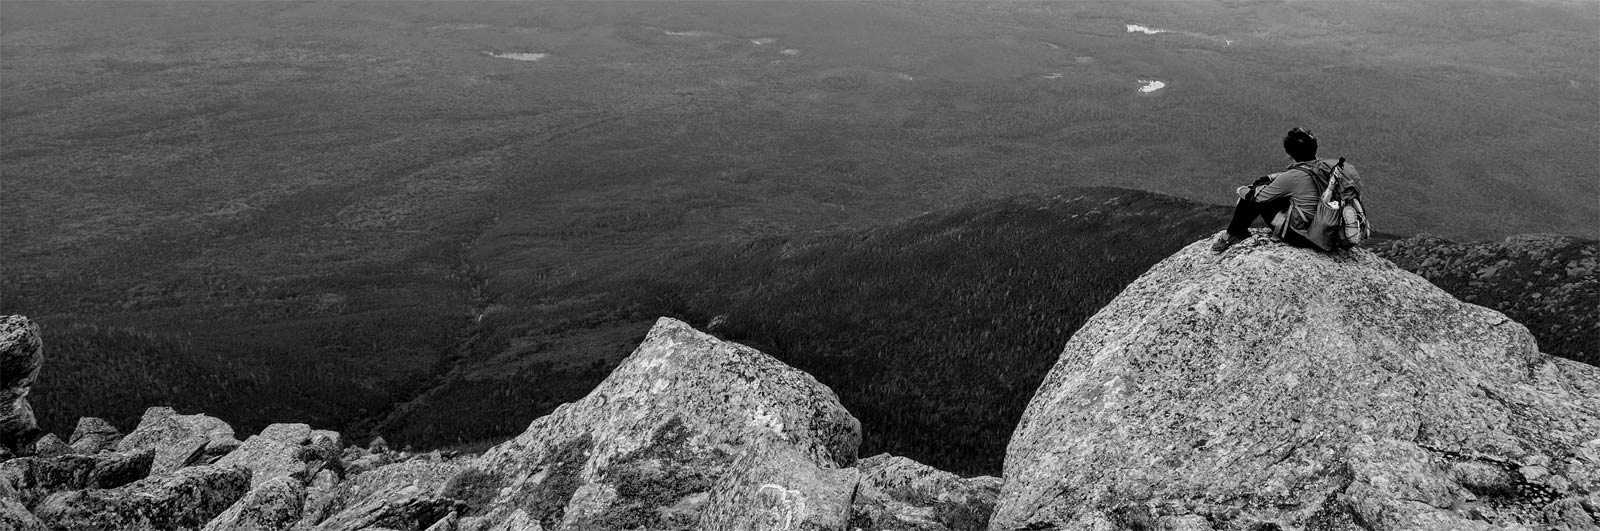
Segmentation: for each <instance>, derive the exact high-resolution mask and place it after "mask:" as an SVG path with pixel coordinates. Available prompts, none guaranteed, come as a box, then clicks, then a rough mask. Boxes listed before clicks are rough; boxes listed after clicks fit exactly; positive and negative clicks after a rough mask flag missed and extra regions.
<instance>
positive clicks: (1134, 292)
mask: <svg viewBox="0 0 1600 531" xmlns="http://www.w3.org/2000/svg"><path fill="white" fill-rule="evenodd" d="M1209 245H1210V242H1209V241H1200V242H1196V243H1194V244H1192V245H1190V246H1188V247H1186V248H1184V249H1183V250H1182V251H1180V252H1178V253H1177V254H1175V255H1173V256H1172V257H1171V258H1168V259H1167V260H1165V261H1163V262H1161V263H1159V264H1157V265H1156V266H1155V267H1153V268H1151V270H1150V271H1148V272H1147V273H1145V274H1144V275H1143V276H1142V277H1140V278H1139V279H1138V280H1137V281H1135V282H1134V283H1133V284H1131V285H1129V286H1128V287H1127V289H1125V290H1124V291H1123V292H1122V294H1121V295H1119V296H1118V297H1117V298H1116V299H1115V300H1114V301H1112V302H1111V303H1110V304H1109V305H1107V306H1106V307H1105V308H1104V309H1102V310H1101V311H1100V312H1099V313H1098V314H1096V315H1095V317H1093V318H1092V319H1090V320H1089V322H1088V323H1086V324H1085V325H1084V327H1083V328H1082V329H1080V330H1079V331H1078V333H1077V334H1076V335H1074V336H1073V338H1072V339H1071V341H1069V342H1068V344H1067V346H1066V349H1065V351H1064V352H1063V353H1062V355H1061V357H1060V359H1059V361H1058V362H1057V364H1056V365H1055V367H1054V368H1053V369H1052V370H1051V372H1050V374H1049V376H1047V377H1046V379H1045V381H1044V383H1043V384H1042V385H1041V387H1040V389H1039V391H1038V392H1037V393H1036V394H1035V396H1034V398H1033V400H1032V402H1030V404H1029V406H1028V408H1027V411H1026V413H1025V414H1024V415H1023V418H1022V420H1021V422H1020V423H1019V425H1018V426H1017V430H1016V432H1015V434H1014V436H1013V437H1012V440H1011V443H1010V446H1009V447H1008V449H1007V452H1006V460H1005V472H1004V477H1005V480H1006V482H1005V486H1004V487H1003V489H1002V492H1001V499H1000V502H999V504H998V506H997V507H996V510H995V513H994V515H993V518H992V519H991V521H990V529H991V530H1003V529H1004V530H1010V529H1174V530H1177V529H1183V530H1210V529H1252V530H1275V529H1307V530H1391V529H1393V530H1399V529H1408V530H1422V529H1438V530H1447V529H1449V530H1474V529H1484V530H1487V529H1595V528H1596V527H1595V521H1596V520H1597V519H1600V512H1597V509H1600V369H1596V368H1595V367H1592V366H1588V365H1584V364H1580V363H1576V362H1572V361H1568V360H1563V359H1559V358H1555V357H1552V356H1547V355H1544V354H1541V353H1540V352H1539V351H1538V349H1537V347H1536V345H1535V343H1534V339H1533V337H1532V336H1531V335H1530V334H1529V333H1528V331H1527V329H1525V328H1523V326H1522V325H1519V324H1517V323H1515V322H1513V321H1511V320H1510V319H1508V318H1506V317H1505V316H1504V315H1502V314H1500V313H1498V312H1495V311H1492V310H1488V309H1486V308H1482V307H1479V306H1475V305H1472V304H1468V303H1464V302H1461V301H1459V300H1456V299H1455V298H1454V297H1451V296H1450V295H1449V294H1447V293H1445V292H1444V291H1442V290H1440V289H1439V288H1437V287H1435V286H1433V285H1431V284H1429V283H1428V282H1427V281H1426V280H1424V279H1422V278H1420V277H1418V276H1416V275H1413V274H1411V273H1408V272H1406V271H1404V270H1401V269H1400V268H1398V267H1396V266H1395V265H1394V264H1392V263H1390V262H1388V261H1387V260H1384V259H1382V258H1379V257H1377V256H1376V255H1374V254H1372V253H1371V252H1369V251H1366V250H1359V249H1358V250H1352V251H1349V252H1343V253H1337V254H1321V253H1316V252H1312V251H1309V250H1304V249H1296V248H1291V247H1287V246H1284V245H1281V244H1277V243H1272V242H1269V241H1267V240H1266V239H1265V238H1263V237H1260V236H1257V237H1254V238H1251V239H1249V240H1246V241H1245V242H1243V243H1241V244H1239V245H1236V246H1234V247H1233V248H1231V249H1229V250H1228V251H1227V252H1224V253H1221V254H1216V253H1213V252H1211V251H1210V249H1209Z"/></svg>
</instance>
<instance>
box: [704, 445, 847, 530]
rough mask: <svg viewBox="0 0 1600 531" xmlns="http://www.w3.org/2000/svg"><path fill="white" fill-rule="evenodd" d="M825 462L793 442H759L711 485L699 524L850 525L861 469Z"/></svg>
mask: <svg viewBox="0 0 1600 531" xmlns="http://www.w3.org/2000/svg"><path fill="white" fill-rule="evenodd" d="M826 465H831V463H827V464H825V465H824V466H819V465H818V463H817V462H816V461H815V460H814V459H812V458H811V457H810V456H806V455H803V454H801V453H800V452H798V451H796V450H795V449H793V448H791V447H789V446H787V445H756V446H752V447H751V448H750V449H749V450H748V451H746V453H745V454H744V455H742V456H740V457H739V459H738V460H736V461H734V465H733V473H732V474H728V475H727V476H726V477H724V478H723V479H722V481H719V482H718V483H717V485H716V486H715V487H713V488H712V489H711V492H710V496H709V500H708V502H707V503H706V507H705V510H704V512H703V513H702V515H701V517H700V523H699V525H698V526H697V527H696V529H702V530H705V531H765V530H769V529H773V530H776V529H782V530H794V531H824V530H828V531H831V530H840V529H845V526H846V524H848V523H849V521H850V501H851V499H852V497H853V496H854V494H855V488H856V481H857V480H858V479H859V478H860V472H859V471H857V470H856V469H854V468H843V469H840V468H832V467H829V466H826Z"/></svg>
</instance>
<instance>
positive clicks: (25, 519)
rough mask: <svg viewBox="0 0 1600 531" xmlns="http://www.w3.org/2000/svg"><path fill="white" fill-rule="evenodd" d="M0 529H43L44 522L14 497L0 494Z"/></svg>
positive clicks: (23, 530) (31, 530)
mask: <svg viewBox="0 0 1600 531" xmlns="http://www.w3.org/2000/svg"><path fill="white" fill-rule="evenodd" d="M0 529H9V530H12V531H45V528H44V522H40V521H39V518H38V517H36V516H34V515H33V513H30V512H28V508H27V507H24V506H23V505H22V502H20V501H17V499H16V498H11V497H8V496H0Z"/></svg>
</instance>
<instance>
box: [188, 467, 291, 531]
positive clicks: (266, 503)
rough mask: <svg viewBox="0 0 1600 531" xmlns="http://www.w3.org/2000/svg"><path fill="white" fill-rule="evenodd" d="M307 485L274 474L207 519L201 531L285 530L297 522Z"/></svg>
mask: <svg viewBox="0 0 1600 531" xmlns="http://www.w3.org/2000/svg"><path fill="white" fill-rule="evenodd" d="M305 501H306V486H305V485H304V484H302V483H301V482H300V481H298V480H296V479H294V478H291V477H289V476H277V477H274V478H272V479H269V480H267V481H266V482H263V483H261V484H259V485H257V486H256V487H255V488H253V489H250V492H248V493H246V494H245V496H244V498H241V499H240V500H239V501H237V502H235V503H234V504H233V505H232V506H230V507H228V509H227V510H225V511H223V512H222V514H219V515H217V517H216V518H213V519H211V521H210V522H208V523H206V526H205V529H204V531H288V530H290V529H294V526H295V524H298V523H300V514H301V511H302V510H303V509H304V505H305Z"/></svg>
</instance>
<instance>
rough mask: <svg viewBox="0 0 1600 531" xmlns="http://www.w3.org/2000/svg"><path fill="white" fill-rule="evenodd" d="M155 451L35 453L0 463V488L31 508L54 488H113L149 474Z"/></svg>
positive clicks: (51, 492) (62, 490)
mask: <svg viewBox="0 0 1600 531" xmlns="http://www.w3.org/2000/svg"><path fill="white" fill-rule="evenodd" d="M154 458H155V452H154V451H151V450H145V451H142V452H127V453H101V454H95V455H76V454H74V455H58V456H49V457H46V456H34V457H23V458H20V459H12V460H9V461H6V462H3V463H0V489H4V490H6V491H8V492H10V494H9V495H7V497H10V498H12V499H15V500H17V501H19V502H21V503H22V505H23V506H25V507H29V508H32V507H34V506H35V505H37V504H38V503H39V501H41V500H43V499H44V498H46V497H48V496H50V495H51V494H55V493H57V492H65V491H73V490H83V489H113V488H117V487H121V486H123V485H127V484H129V483H133V482H135V481H138V480H141V479H144V478H145V477H147V476H149V474H150V464H151V463H152V462H153V461H154Z"/></svg>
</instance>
